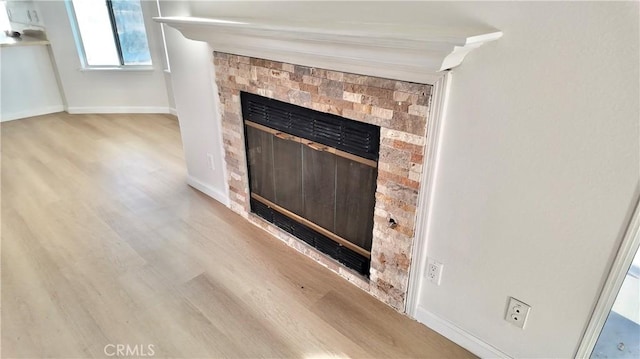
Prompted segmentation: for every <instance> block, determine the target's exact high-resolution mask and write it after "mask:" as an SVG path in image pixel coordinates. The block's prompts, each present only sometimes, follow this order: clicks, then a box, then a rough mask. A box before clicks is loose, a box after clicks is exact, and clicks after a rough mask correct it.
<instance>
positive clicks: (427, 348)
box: [1, 114, 473, 358]
mask: <svg viewBox="0 0 640 359" xmlns="http://www.w3.org/2000/svg"><path fill="white" fill-rule="evenodd" d="M1 130H2V252H1V253H2V254H1V257H2V265H1V269H2V274H1V275H2V283H1V284H2V298H1V299H2V309H1V314H2V334H1V336H2V342H1V344H2V357H3V358H12V357H23V358H27V357H28V358H39V357H59V358H62V357H64V358H70V357H76V358H85V357H106V355H105V352H104V349H105V345H107V344H129V345H130V346H134V345H136V344H138V345H143V346H145V347H146V346H147V345H149V344H151V345H153V351H154V352H155V357H185V358H188V357H199V358H205V357H206V358H208V357H215V358H219V357H229V358H253V357H289V358H325V357H361V358H374V357H375V358H397V357H432V358H466V357H473V356H472V355H471V354H470V353H469V352H467V351H465V350H464V349H462V348H460V347H458V346H456V345H455V344H453V343H451V342H450V341H448V340H447V339H445V338H444V337H442V336H440V335H438V334H437V333H435V332H433V331H431V330H429V329H428V328H426V327H424V326H422V325H420V324H418V323H417V322H414V321H412V320H410V319H409V318H407V317H404V316H402V315H400V314H398V313H396V312H395V311H394V310H392V309H391V308H389V307H387V306H386V305H384V304H382V303H380V302H378V301H377V300H375V299H374V298H373V297H371V296H369V295H368V294H366V293H365V292H363V291H361V290H359V289H358V288H356V287H355V286H353V285H351V284H349V283H348V282H346V281H345V280H344V279H342V278H340V277H338V276H337V275H335V274H334V273H332V272H330V271H329V270H327V269H325V268H323V267H321V266H320V265H318V264H316V263H315V262H313V261H312V260H310V259H308V258H306V257H304V256H302V255H300V254H299V253H297V252H295V251H294V250H292V249H291V248H289V247H287V246H285V245H284V244H282V243H281V242H279V241H278V240H277V239H275V238H273V237H271V236H270V235H268V234H267V233H265V232H263V231H262V230H260V229H258V228H256V227H254V226H253V225H251V224H249V223H247V222H246V221H245V220H243V219H242V218H241V217H239V216H237V215H236V214H234V213H232V212H231V211H229V210H228V209H227V208H225V207H224V206H222V205H220V204H219V203H217V202H216V201H214V200H212V199H210V198H208V197H206V196H204V195H203V194H201V193H199V192H198V191H196V190H194V189H192V188H190V187H189V186H187V185H186V184H185V183H186V181H185V180H186V178H185V177H186V171H185V164H184V159H183V151H182V145H181V142H180V134H179V129H178V123H177V121H176V120H175V119H174V118H173V117H171V116H164V115H68V114H55V115H47V116H40V117H34V118H30V119H24V120H18V121H13V122H5V123H3V124H2V125H1ZM107 352H108V353H112V352H113V347H110V348H108V349H107ZM147 353H149V351H148V350H147Z"/></svg>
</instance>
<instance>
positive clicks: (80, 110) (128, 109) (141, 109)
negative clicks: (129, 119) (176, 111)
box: [67, 106, 171, 114]
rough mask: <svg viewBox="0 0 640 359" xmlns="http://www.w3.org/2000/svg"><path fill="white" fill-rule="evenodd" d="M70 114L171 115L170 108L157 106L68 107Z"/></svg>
mask: <svg viewBox="0 0 640 359" xmlns="http://www.w3.org/2000/svg"><path fill="white" fill-rule="evenodd" d="M67 112H68V113H70V114H84V113H171V109H170V108H169V107H159V106H158V107H157V106H89V107H75V106H72V107H67Z"/></svg>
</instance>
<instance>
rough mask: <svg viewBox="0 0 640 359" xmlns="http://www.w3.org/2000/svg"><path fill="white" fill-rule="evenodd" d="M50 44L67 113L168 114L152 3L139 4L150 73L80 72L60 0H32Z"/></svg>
mask: <svg viewBox="0 0 640 359" xmlns="http://www.w3.org/2000/svg"><path fill="white" fill-rule="evenodd" d="M36 5H37V7H38V8H39V9H40V13H41V15H42V19H43V21H44V23H45V27H46V30H47V35H48V37H49V40H50V41H51V47H52V50H53V55H54V60H55V63H56V65H57V70H58V74H59V76H60V80H61V84H62V88H63V91H64V95H65V97H66V101H67V108H68V111H69V112H74V113H85V112H89V113H97V112H159V113H162V112H165V113H166V112H168V111H169V106H170V105H169V100H168V97H167V91H166V84H165V78H164V73H163V65H162V64H163V62H162V61H163V60H162V57H163V53H162V51H163V50H162V39H161V37H160V31H159V27H158V25H157V24H155V23H154V22H153V21H152V20H151V17H153V16H157V7H156V4H155V2H154V1H142V10H143V13H144V17H145V26H146V30H147V38H148V40H149V50H150V52H151V61H152V63H153V70H147V71H81V67H82V66H81V63H80V58H79V56H78V51H77V50H76V44H75V42H74V39H73V34H72V30H71V24H70V22H69V17H68V15H67V10H66V7H65V4H64V1H61V0H56V1H36Z"/></svg>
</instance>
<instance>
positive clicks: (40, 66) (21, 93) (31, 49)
mask: <svg viewBox="0 0 640 359" xmlns="http://www.w3.org/2000/svg"><path fill="white" fill-rule="evenodd" d="M62 110H64V105H63V102H62V97H61V96H60V91H59V90H58V84H57V82H56V78H55V75H54V69H53V66H52V64H51V59H50V57H49V51H48V48H47V46H46V45H38V46H8V47H0V121H9V120H16V119H20V118H24V117H31V116H38V115H43V114H47V113H52V112H60V111H62Z"/></svg>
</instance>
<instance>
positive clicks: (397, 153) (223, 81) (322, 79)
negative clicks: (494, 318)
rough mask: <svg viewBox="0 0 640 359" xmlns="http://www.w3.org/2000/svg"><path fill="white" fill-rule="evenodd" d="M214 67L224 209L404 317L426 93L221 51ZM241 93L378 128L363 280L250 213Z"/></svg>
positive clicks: (406, 84) (427, 89)
mask: <svg viewBox="0 0 640 359" xmlns="http://www.w3.org/2000/svg"><path fill="white" fill-rule="evenodd" d="M214 66H215V72H216V85H217V88H218V93H219V98H220V111H221V120H222V137H223V142H224V150H225V161H226V166H227V181H228V185H229V194H230V207H231V209H232V210H233V211H235V212H237V213H238V214H240V215H242V216H243V217H245V218H247V219H248V220H249V221H250V222H252V223H254V224H256V225H258V226H260V227H262V228H264V229H265V230H267V231H268V232H269V233H271V234H273V235H274V236H276V237H277V238H279V239H281V240H283V241H284V242H286V243H287V244H288V245H289V246H291V247H293V248H295V249H296V250H298V251H299V252H301V253H303V254H305V255H307V256H308V257H310V258H312V259H314V260H316V261H317V262H319V263H320V264H322V265H323V266H325V267H327V268H329V269H330V270H332V271H334V272H336V273H338V274H339V275H341V276H343V277H344V278H346V279H347V280H349V281H351V282H353V283H354V284H356V285H357V286H359V287H360V288H362V289H364V290H366V291H368V292H369V293H371V294H372V295H374V296H375V297H377V298H379V299H380V300H382V301H383V302H385V303H387V304H389V305H390V306H392V307H394V308H395V309H397V310H399V311H403V310H404V307H405V300H406V294H407V289H408V282H409V268H410V264H411V253H412V246H413V240H414V234H415V230H416V228H415V227H416V226H415V224H416V213H417V205H418V191H419V189H420V180H421V178H422V175H421V174H422V170H423V158H424V157H423V156H424V149H425V141H426V137H425V132H426V124H427V118H428V115H429V104H430V100H431V89H432V86H430V85H426V84H418V83H410V82H405V81H398V80H390V79H384V78H379V77H371V76H363V75H356V74H350V73H344V72H338V71H331V70H325V69H319V68H313V67H307V66H301V65H296V64H289V63H283V62H277V61H270V60H264V59H258V58H250V57H246V56H238V55H233V54H227V53H222V52H215V53H214ZM240 91H245V92H249V93H253V94H257V95H261V96H265V97H268V98H273V99H276V100H279V101H284V102H288V103H291V104H294V105H298V106H301V107H306V108H310V109H314V110H317V111H322V112H327V113H331V114H335V115H338V116H342V117H345V118H348V119H351V120H356V121H361V122H365V123H370V124H374V125H377V126H380V127H381V131H380V158H379V162H378V180H377V190H376V205H375V212H374V227H373V244H372V249H371V270H370V279H366V278H364V277H361V276H360V275H358V274H356V273H355V272H353V271H351V270H349V269H347V268H346V267H343V266H342V265H340V264H339V263H337V262H336V261H334V260H333V259H331V258H330V257H328V256H326V255H325V254H322V253H321V252H319V251H317V250H316V249H314V248H312V247H310V246H308V245H307V244H305V243H303V242H302V241H300V240H298V239H296V238H295V237H293V236H291V235H290V234H288V233H286V232H284V231H282V230H281V229H279V228H278V227H276V226H275V225H273V224H270V223H268V222H266V221H264V220H263V219H261V218H260V217H258V216H256V215H254V214H251V213H250V211H251V210H250V207H249V185H248V176H247V173H248V170H247V163H246V153H245V142H244V135H243V134H244V130H243V122H242V113H241V104H240ZM391 218H393V219H394V220H395V221H396V222H397V226H395V227H394V228H391V227H390V226H389V220H390V219H391Z"/></svg>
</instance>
